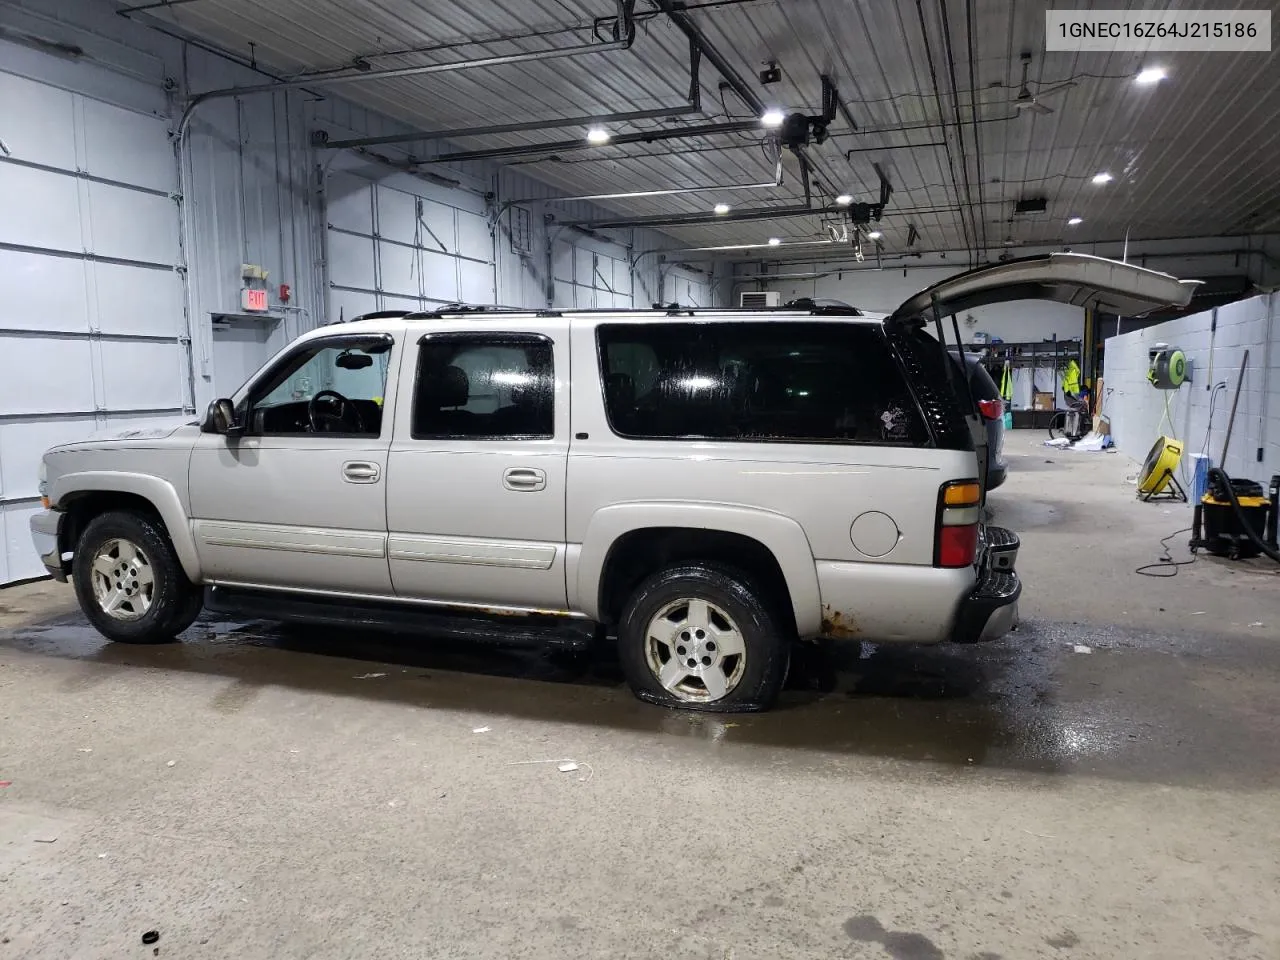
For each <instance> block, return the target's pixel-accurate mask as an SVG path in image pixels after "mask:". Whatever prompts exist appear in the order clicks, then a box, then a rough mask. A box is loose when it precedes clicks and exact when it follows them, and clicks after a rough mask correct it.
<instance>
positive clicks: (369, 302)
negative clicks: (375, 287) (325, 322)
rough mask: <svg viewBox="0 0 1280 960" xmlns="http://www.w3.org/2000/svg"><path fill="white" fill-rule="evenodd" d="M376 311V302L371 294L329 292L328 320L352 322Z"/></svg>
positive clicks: (343, 291) (350, 291) (349, 291)
mask: <svg viewBox="0 0 1280 960" xmlns="http://www.w3.org/2000/svg"><path fill="white" fill-rule="evenodd" d="M377 309H378V301H377V299H376V298H375V297H374V295H373V294H372V293H359V292H357V291H355V290H330V291H329V318H330V319H331V320H353V319H355V318H356V317H358V316H360V315H362V314H365V313H372V312H373V311H374V310H377Z"/></svg>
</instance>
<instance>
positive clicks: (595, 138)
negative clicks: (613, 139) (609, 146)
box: [587, 127, 609, 144]
mask: <svg viewBox="0 0 1280 960" xmlns="http://www.w3.org/2000/svg"><path fill="white" fill-rule="evenodd" d="M608 142H609V131H608V130H603V129H601V128H600V127H592V128H591V129H590V130H588V131H587V143H595V144H600V143H608Z"/></svg>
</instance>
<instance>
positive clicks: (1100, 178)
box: [1093, 170, 1115, 186]
mask: <svg viewBox="0 0 1280 960" xmlns="http://www.w3.org/2000/svg"><path fill="white" fill-rule="evenodd" d="M1114 179H1115V177H1113V176H1112V175H1111V174H1109V173H1107V172H1106V171H1105V170H1104V171H1103V172H1102V173H1095V174H1094V175H1093V182H1094V184H1096V185H1097V186H1102V185H1103V184H1104V183H1110V182H1111V181H1112V180H1114Z"/></svg>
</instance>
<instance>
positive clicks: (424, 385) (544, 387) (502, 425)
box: [412, 333, 555, 439]
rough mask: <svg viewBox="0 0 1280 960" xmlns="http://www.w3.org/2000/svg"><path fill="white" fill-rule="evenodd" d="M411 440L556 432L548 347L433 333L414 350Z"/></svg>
mask: <svg viewBox="0 0 1280 960" xmlns="http://www.w3.org/2000/svg"><path fill="white" fill-rule="evenodd" d="M412 432H413V436H414V438H415V439H426V438H446V437H456V438H466V437H471V438H494V437H520V438H526V439H536V438H549V437H551V436H553V435H554V434H555V377H554V375H553V371H552V359H551V341H550V340H548V339H547V338H545V337H539V336H532V335H522V334H470V333H464V334H439V335H436V336H427V337H424V338H423V339H422V341H421V344H420V346H419V348H418V375H417V379H416V382H415V384H414V397H413V429H412Z"/></svg>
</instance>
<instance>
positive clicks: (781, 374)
mask: <svg viewBox="0 0 1280 960" xmlns="http://www.w3.org/2000/svg"><path fill="white" fill-rule="evenodd" d="M597 337H598V338H599V348H600V363H601V373H602V375H603V378H604V384H605V408H606V411H607V413H608V416H609V424H610V426H611V427H612V428H613V430H614V432H615V433H618V434H621V435H623V436H628V437H645V438H656V439H678V438H679V439H685V438H689V439H707V440H746V441H751V440H759V441H792V442H815V443H870V444H893V445H911V446H918V445H923V444H926V443H928V442H929V437H928V433H927V431H926V429H925V426H924V423H923V422H922V420H921V418H920V415H919V411H918V409H917V407H916V404H915V401H914V399H913V398H912V396H911V392H910V390H909V389H908V387H907V385H906V383H905V381H904V379H903V376H902V373H901V370H900V368H899V366H898V365H897V363H896V362H895V360H894V357H893V354H892V352H891V351H890V349H889V347H888V345H887V344H886V342H885V339H884V336H883V334H882V333H881V330H880V328H879V327H878V326H875V325H871V324H853V323H803V322H800V323H785V322H782V323H732V324H730V323H663V324H602V325H601V326H600V327H598V328H597Z"/></svg>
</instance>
